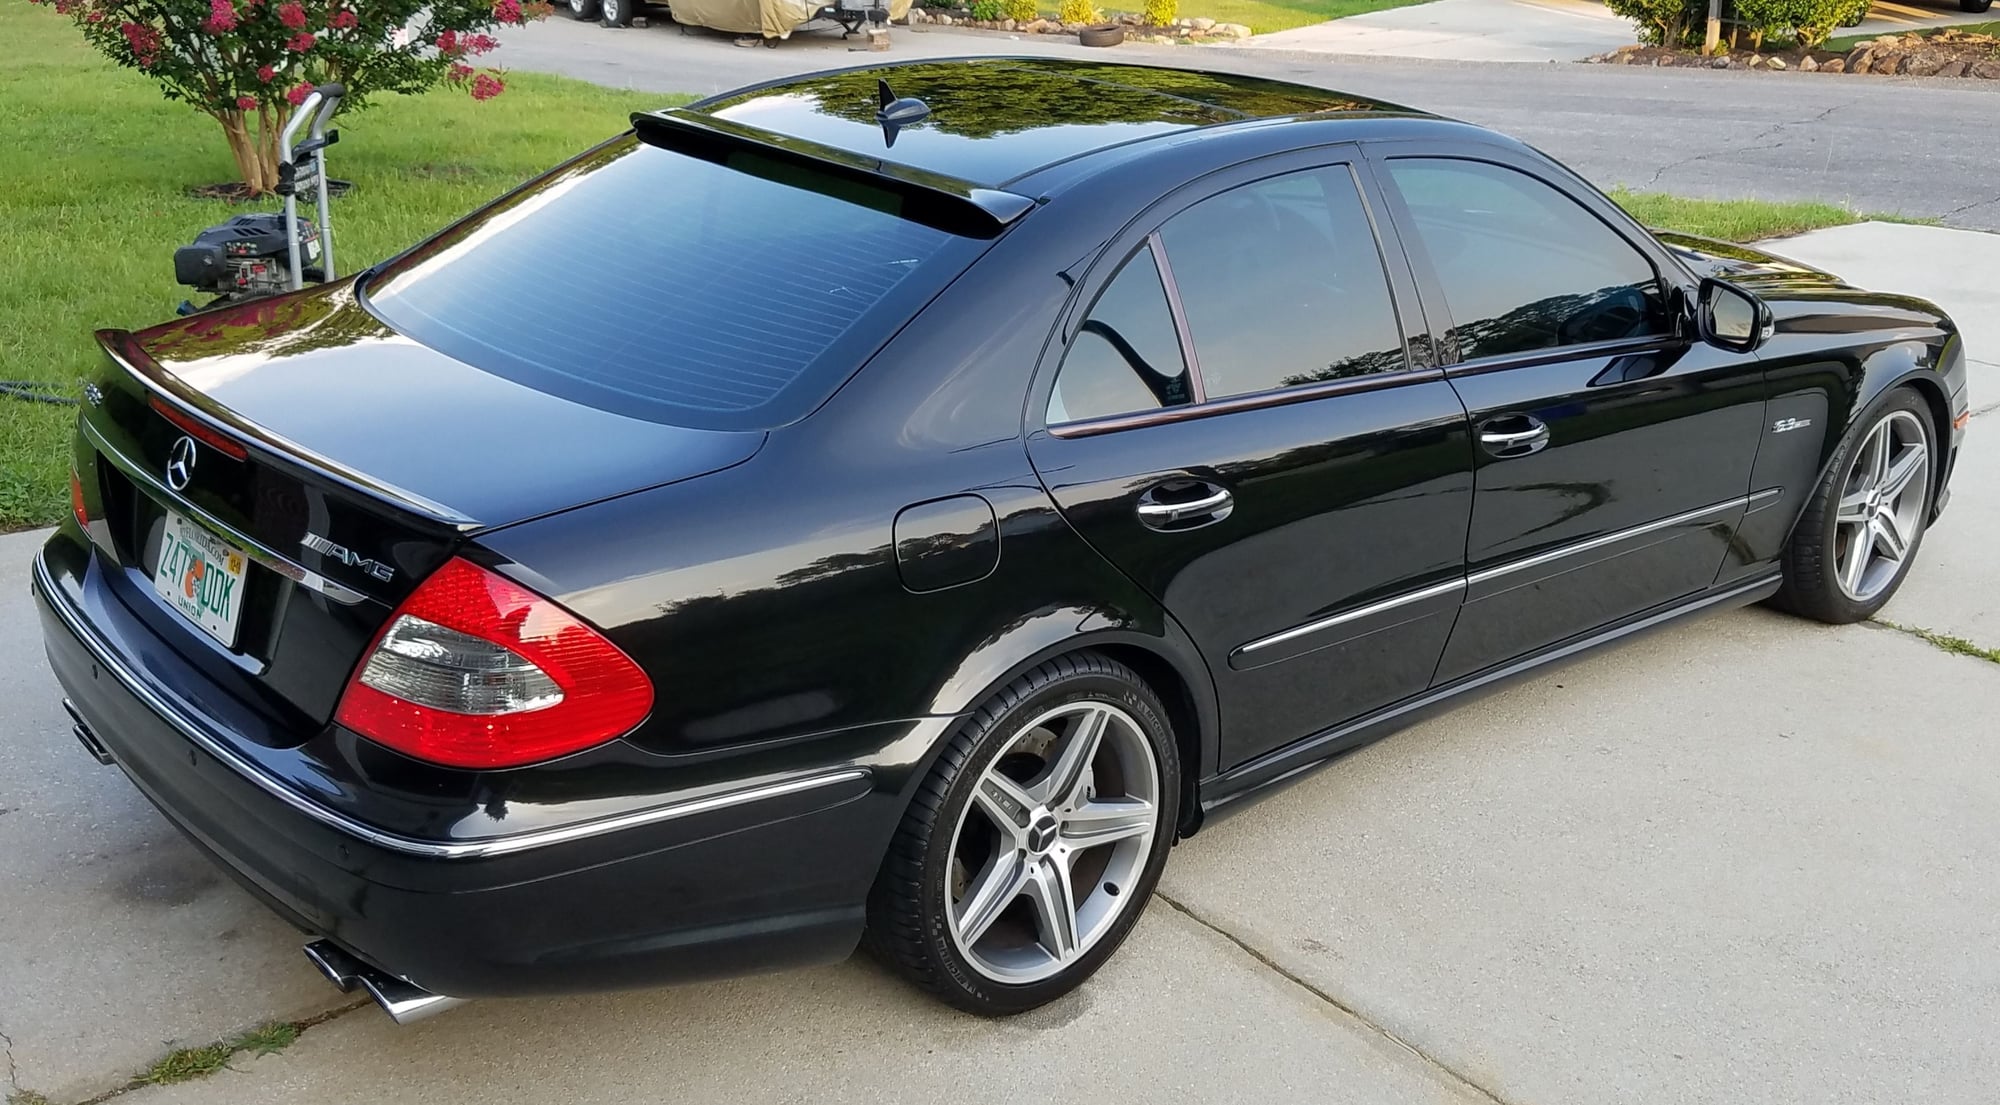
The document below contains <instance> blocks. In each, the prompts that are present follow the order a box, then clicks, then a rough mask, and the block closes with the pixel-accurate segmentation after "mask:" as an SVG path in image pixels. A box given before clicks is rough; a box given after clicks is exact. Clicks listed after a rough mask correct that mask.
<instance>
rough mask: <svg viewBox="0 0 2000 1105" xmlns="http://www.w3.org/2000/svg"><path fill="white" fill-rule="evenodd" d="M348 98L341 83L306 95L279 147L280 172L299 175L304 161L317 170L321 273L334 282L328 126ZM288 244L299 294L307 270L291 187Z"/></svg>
mask: <svg viewBox="0 0 2000 1105" xmlns="http://www.w3.org/2000/svg"><path fill="white" fill-rule="evenodd" d="M346 95H347V86H346V85H343V84H340V83H338V82H330V83H327V84H323V85H320V86H319V87H317V88H315V89H313V90H312V91H311V92H308V93H306V98H305V99H304V100H302V101H300V103H299V109H298V110H297V111H295V112H293V113H292V117H291V118H290V119H288V120H286V122H285V129H284V132H283V133H282V134H280V135H279V136H278V148H279V149H280V150H283V151H284V155H285V162H286V164H285V166H284V167H283V168H281V169H280V172H281V173H282V172H284V171H285V170H290V171H291V173H292V174H294V175H296V173H297V171H298V163H299V162H300V161H301V160H309V161H310V162H311V163H312V166H313V169H314V170H315V171H314V173H313V190H314V192H315V193H316V195H315V197H314V198H315V199H316V200H317V201H318V207H319V233H320V271H321V275H322V279H325V280H332V279H333V220H332V217H331V215H330V213H329V212H328V211H327V207H326V200H327V191H326V147H327V146H328V145H331V144H332V141H333V137H332V136H330V135H328V134H327V130H326V125H327V123H329V122H331V121H332V119H333V113H334V112H336V111H338V110H340V100H341V97H343V96H346ZM308 119H310V120H311V121H312V129H311V131H310V132H309V138H308V140H307V141H306V142H304V143H303V146H304V149H303V150H301V148H300V144H295V143H294V142H293V139H295V138H297V137H298V133H299V128H300V127H303V126H305V125H306V121H307V120H308ZM285 245H286V254H287V257H286V259H287V260H288V261H289V262H290V263H291V270H292V271H291V285H292V290H293V291H297V290H298V289H299V288H301V287H303V286H304V284H305V268H304V266H303V264H302V263H301V261H300V258H299V224H298V196H297V195H296V194H295V193H294V192H293V191H292V190H291V189H289V188H287V189H285Z"/></svg>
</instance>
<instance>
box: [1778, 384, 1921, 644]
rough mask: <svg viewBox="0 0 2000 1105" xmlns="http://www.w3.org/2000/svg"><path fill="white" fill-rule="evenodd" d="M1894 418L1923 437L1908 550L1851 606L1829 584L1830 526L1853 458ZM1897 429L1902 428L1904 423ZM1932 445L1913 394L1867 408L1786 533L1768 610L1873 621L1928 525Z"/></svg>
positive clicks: (1901, 393)
mask: <svg viewBox="0 0 2000 1105" xmlns="http://www.w3.org/2000/svg"><path fill="white" fill-rule="evenodd" d="M1899 414H1900V415H1909V416H1914V417H1915V420H1916V424H1917V425H1918V426H1920V427H1921V429H1922V432H1923V435H1924V444H1925V449H1926V454H1925V461H1924V465H1925V466H1924V471H1923V472H1922V473H1921V474H1920V476H1919V481H1920V482H1921V484H1922V487H1923V490H1922V496H1923V503H1922V506H1921V507H1920V508H1919V509H1918V511H1917V515H1916V523H1915V527H1914V533H1912V534H1911V535H1910V537H1909V542H1908V547H1907V549H1906V551H1905V552H1904V555H1903V557H1902V561H1901V563H1900V565H1898V566H1897V568H1896V570H1895V572H1894V575H1893V576H1891V577H1890V578H1889V580H1888V582H1887V584H1886V586H1882V587H1881V589H1880V590H1879V591H1877V592H1876V593H1874V594H1872V595H1870V596H1869V597H1868V598H1867V599H1866V600H1865V601H1862V600H1857V599H1856V598H1855V597H1853V596H1851V595H1849V594H1848V593H1847V591H1846V590H1845V589H1843V588H1842V586H1841V585H1840V582H1839V580H1838V579H1836V578H1835V573H1836V571H1837V569H1838V566H1839V564H1840V542H1839V537H1840V535H1839V533H1838V527H1837V526H1836V525H1835V524H1834V520H1835V518H1836V516H1837V515H1838V513H1839V507H1840V499H1841V496H1842V494H1843V493H1844V492H1845V491H1846V489H1847V483H1848V478H1849V474H1850V470H1851V469H1852V468H1853V466H1854V463H1855V453H1856V452H1857V450H1859V449H1861V448H1862V447H1863V445H1864V444H1865V443H1866V442H1868V440H1869V439H1870V437H1871V435H1872V433H1873V432H1874V430H1875V428H1876V427H1878V426H1881V425H1882V424H1883V423H1885V422H1887V421H1889V420H1891V419H1894V418H1897V417H1898V415H1899ZM1903 424H1904V425H1908V423H1907V422H1905V423H1903ZM1937 442H1938V432H1937V423H1936V420H1935V417H1934V416H1933V414H1932V412H1931V408H1930V404H1928V403H1926V402H1924V399H1923V396H1921V395H1918V394H1917V393H1916V391H1915V390H1914V389H1912V388H1908V387H1900V388H1895V389H1892V390H1891V391H1889V392H1888V393H1887V394H1885V395H1883V396H1881V397H1880V398H1878V399H1877V400H1876V401H1875V402H1874V403H1872V404H1870V405H1869V407H1868V409H1867V410H1866V411H1865V412H1863V414H1862V416H1861V417H1860V418H1857V419H1855V420H1854V427H1853V429H1852V430H1851V431H1850V432H1849V433H1848V435H1847V438H1846V440H1845V441H1843V442H1841V445H1840V448H1839V450H1838V451H1836V452H1835V454H1834V457H1833V462H1832V463H1831V464H1829V465H1827V474H1826V476H1825V478H1824V479H1822V480H1821V481H1820V484H1819V486H1818V487H1816V488H1814V489H1813V494H1812V500H1811V501H1810V502H1809V503H1807V504H1806V510H1805V514H1804V515H1802V516H1801V517H1800V518H1799V523H1798V525H1797V527H1795V528H1794V529H1793V530H1792V538H1791V541H1790V543H1789V544H1788V545H1787V546H1786V547H1785V552H1784V556H1783V565H1784V573H1785V581H1784V585H1783V587H1782V588H1780V589H1779V591H1778V593H1777V595H1776V596H1774V597H1773V599H1772V603H1773V605H1776V606H1778V607H1780V608H1782V609H1785V610H1789V611H1791V612H1792V613H1794V614H1798V615H1800V616H1801V617H1807V618H1811V619H1813V620H1814V621H1820V622H1825V623H1827V624H1829V625H1847V624H1850V623H1852V622H1858V621H1863V620H1865V619H1867V618H1869V617H1871V616H1873V615H1874V613H1875V612H1876V611H1877V610H1880V609H1881V608H1882V607H1883V606H1884V605H1885V604H1887V603H1888V601H1889V599H1890V598H1892V597H1893V596H1894V595H1895V593H1896V589H1897V588H1899V587H1901V586H1902V585H1903V579H1904V578H1905V577H1906V576H1908V575H1909V571H1910V565H1911V564H1913V563H1915V562H1916V559H1917V552H1918V550H1919V548H1920V547H1921V546H1922V544H1923V539H1924V529H1925V527H1926V525H1927V524H1928V522H1929V519H1930V511H1931V499H1932V496H1933V495H1934V494H1935V490H1936V489H1935V487H1934V484H1935V481H1936V466H1937V456H1938V453H1937V449H1938V444H1937Z"/></svg>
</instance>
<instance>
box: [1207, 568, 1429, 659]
mask: <svg viewBox="0 0 2000 1105" xmlns="http://www.w3.org/2000/svg"><path fill="white" fill-rule="evenodd" d="M1464 590H1465V577H1464V576H1459V577H1458V578H1457V579H1450V580H1446V581H1445V582H1443V583H1434V584H1432V585H1430V586H1429V587H1424V588H1420V589H1418V590H1415V591H1410V592H1408V593H1406V594H1401V595H1396V596H1393V597H1391V598H1386V599H1383V600H1382V601H1380V602H1375V603H1370V604H1369V605H1367V606H1361V607H1357V608H1355V609H1353V610H1348V611H1346V612H1344V613H1340V614H1335V615H1333V616H1331V617H1327V618H1321V619H1320V620H1318V621H1316V622H1307V623H1306V624H1304V625H1301V626H1296V627H1294V628H1292V629H1287V630H1284V631H1283V632H1280V633H1273V634H1272V635H1270V636H1269V637H1261V638H1259V639H1257V640H1255V641H1252V642H1250V643H1249V644H1247V645H1244V646H1243V647H1242V648H1239V649H1237V650H1236V651H1237V653H1238V654H1240V655H1243V656H1248V655H1250V654H1252V653H1254V652H1257V651H1258V650H1260V649H1266V648H1270V647H1271V646H1272V645H1281V644H1284V643H1285V642H1286V641H1296V640H1298V639H1299V638H1300V637H1309V636H1311V635H1312V634H1314V633H1318V632H1320V631H1321V630H1325V629H1332V628H1334V627H1336V626H1341V625H1346V624H1347V623H1349V622H1356V621H1360V620H1361V619H1363V618H1370V617H1374V616H1375V615H1377V614H1383V613H1387V612H1388V611H1390V610H1394V609H1396V608H1397V607H1399V606H1408V605H1410V604H1411V603H1417V602H1425V601H1428V600H1430V599H1434V598H1440V597H1442V596H1444V595H1447V594H1450V593H1451V592H1453V591H1460V592H1462V591H1464Z"/></svg>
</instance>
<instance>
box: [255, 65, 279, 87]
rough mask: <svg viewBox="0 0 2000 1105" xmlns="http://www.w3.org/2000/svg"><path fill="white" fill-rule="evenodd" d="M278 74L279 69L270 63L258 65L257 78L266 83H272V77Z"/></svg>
mask: <svg viewBox="0 0 2000 1105" xmlns="http://www.w3.org/2000/svg"><path fill="white" fill-rule="evenodd" d="M277 75H278V71H277V70H276V69H275V68H273V67H271V66H269V65H260V66H258V67H257V79H258V80H260V81H263V82H264V83H265V84H270V83H271V78H272V77H275V76H277Z"/></svg>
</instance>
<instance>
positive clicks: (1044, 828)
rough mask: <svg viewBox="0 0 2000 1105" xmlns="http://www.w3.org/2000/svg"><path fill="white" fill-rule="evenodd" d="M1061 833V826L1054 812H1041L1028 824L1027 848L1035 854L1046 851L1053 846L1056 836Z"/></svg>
mask: <svg viewBox="0 0 2000 1105" xmlns="http://www.w3.org/2000/svg"><path fill="white" fill-rule="evenodd" d="M1061 833H1062V827H1061V825H1059V824H1058V823H1057V821H1056V817H1055V815H1054V814H1052V813H1043V814H1041V815H1040V816H1038V817H1036V818H1035V820H1034V821H1032V822H1030V823H1029V825H1028V850H1029V851H1032V852H1035V853H1037V854H1039V853H1042V852H1046V851H1048V850H1049V849H1050V848H1052V847H1054V846H1055V842H1056V837H1057V836H1059V835H1061Z"/></svg>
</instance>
